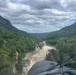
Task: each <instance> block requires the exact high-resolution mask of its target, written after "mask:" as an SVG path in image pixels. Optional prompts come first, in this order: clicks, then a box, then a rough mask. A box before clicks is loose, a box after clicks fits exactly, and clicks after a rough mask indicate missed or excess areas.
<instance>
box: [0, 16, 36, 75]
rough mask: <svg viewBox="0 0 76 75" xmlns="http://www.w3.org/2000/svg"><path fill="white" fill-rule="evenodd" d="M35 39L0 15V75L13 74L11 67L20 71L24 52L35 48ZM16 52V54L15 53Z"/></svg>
mask: <svg viewBox="0 0 76 75" xmlns="http://www.w3.org/2000/svg"><path fill="white" fill-rule="evenodd" d="M36 44H37V41H36V39H35V38H34V37H33V36H31V35H29V34H28V33H26V32H23V31H20V30H18V29H16V28H15V27H13V26H12V25H11V22H10V21H9V20H7V19H4V18H3V17H1V16H0V75H13V67H14V66H16V69H17V72H18V73H20V72H21V71H22V66H23V63H22V59H23V58H24V56H25V54H26V53H28V52H30V51H32V50H35V47H36ZM16 53H17V54H18V56H17V55H16Z"/></svg>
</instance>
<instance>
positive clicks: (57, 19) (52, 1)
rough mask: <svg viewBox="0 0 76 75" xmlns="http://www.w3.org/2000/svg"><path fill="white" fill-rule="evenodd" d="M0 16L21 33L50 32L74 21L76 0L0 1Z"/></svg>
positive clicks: (75, 18) (75, 19)
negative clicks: (21, 31)
mask: <svg viewBox="0 0 76 75" xmlns="http://www.w3.org/2000/svg"><path fill="white" fill-rule="evenodd" d="M0 15H1V16H3V17H4V18H6V19H8V20H10V21H11V23H12V25H13V26H15V27H17V28H18V29H21V30H23V31H26V32H29V33H43V32H51V31H56V30H59V29H60V28H62V27H65V26H68V25H71V24H72V23H74V22H75V21H76V0H0Z"/></svg>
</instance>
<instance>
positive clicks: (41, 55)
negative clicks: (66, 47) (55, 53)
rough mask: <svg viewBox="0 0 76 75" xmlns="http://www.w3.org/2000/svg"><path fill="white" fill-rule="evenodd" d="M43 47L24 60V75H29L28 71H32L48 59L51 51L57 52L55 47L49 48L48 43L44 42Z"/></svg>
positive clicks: (29, 54)
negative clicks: (37, 63) (33, 67)
mask: <svg viewBox="0 0 76 75" xmlns="http://www.w3.org/2000/svg"><path fill="white" fill-rule="evenodd" d="M43 44H44V45H43V47H42V48H41V49H40V48H36V50H35V51H33V52H30V53H28V54H27V55H26V57H25V58H24V60H23V61H24V62H25V63H24V66H23V71H22V75H27V73H28V71H29V70H30V68H31V67H32V66H33V65H34V64H35V63H36V62H39V61H42V60H45V59H46V55H47V54H48V53H49V51H50V50H56V48H55V47H53V46H48V45H47V44H46V42H43Z"/></svg>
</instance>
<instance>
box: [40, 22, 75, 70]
mask: <svg viewBox="0 0 76 75" xmlns="http://www.w3.org/2000/svg"><path fill="white" fill-rule="evenodd" d="M41 39H42V40H45V41H46V42H47V44H51V45H54V46H55V47H56V48H57V49H58V50H57V51H51V52H50V53H49V54H48V55H47V57H46V59H47V60H53V61H57V62H60V61H63V60H66V59H68V58H69V57H70V56H71V55H73V54H74V53H75V52H76V23H74V24H72V25H70V26H67V27H64V28H62V29H61V30H59V31H55V32H51V33H48V34H45V35H42V36H41ZM67 65H69V67H72V68H74V69H76V66H75V65H76V56H74V57H73V58H72V59H70V61H68V63H67Z"/></svg>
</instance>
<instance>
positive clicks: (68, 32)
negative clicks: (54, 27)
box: [41, 22, 76, 40]
mask: <svg viewBox="0 0 76 75" xmlns="http://www.w3.org/2000/svg"><path fill="white" fill-rule="evenodd" d="M73 36H74V37H76V22H75V23H74V24H72V25H70V26H67V27H64V28H62V29H60V30H58V31H54V32H50V33H47V34H42V36H41V38H42V39H43V40H50V39H52V40H53V39H57V38H58V39H59V38H63V37H73Z"/></svg>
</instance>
